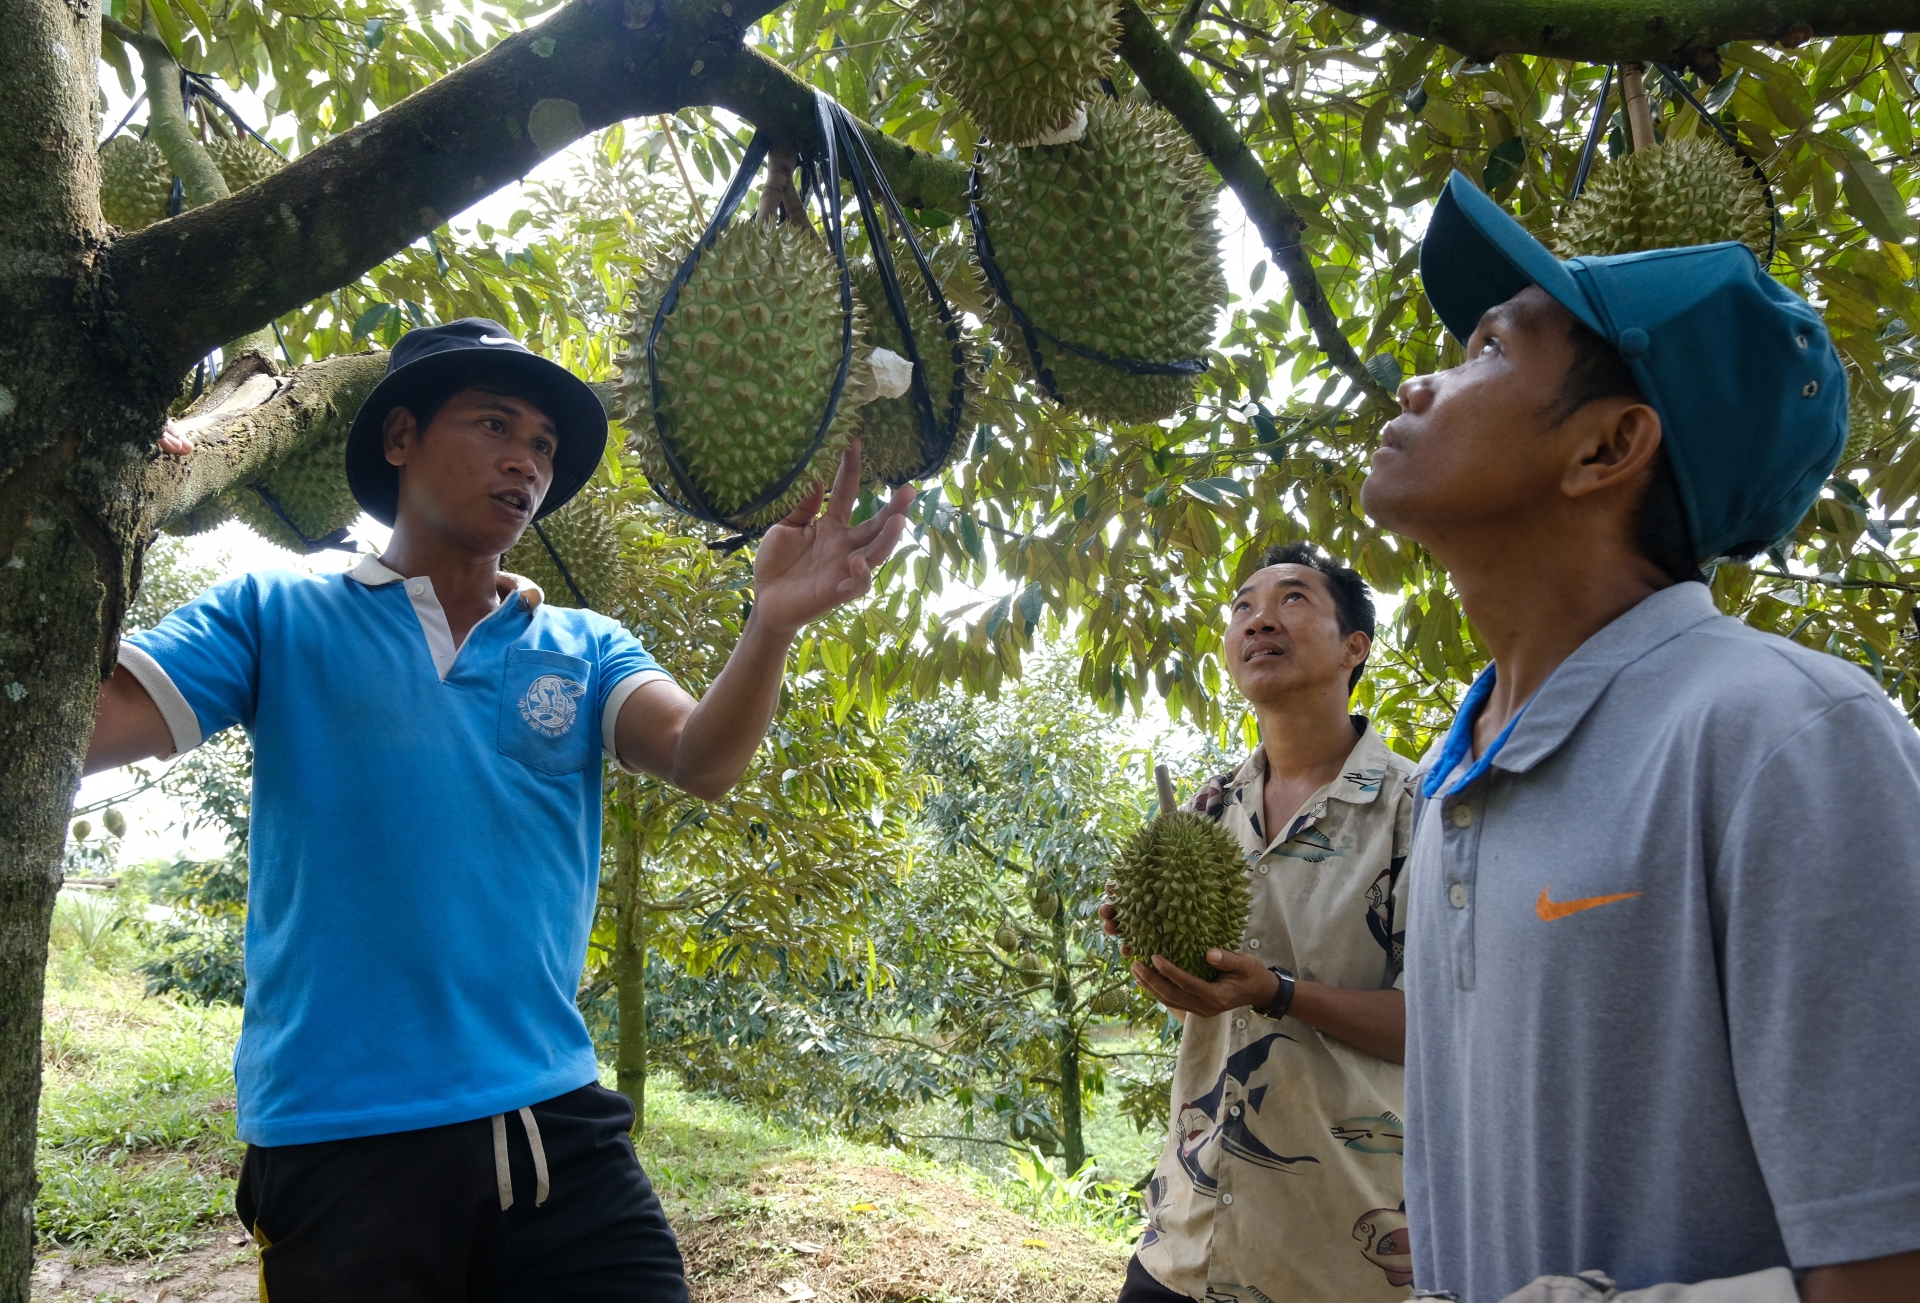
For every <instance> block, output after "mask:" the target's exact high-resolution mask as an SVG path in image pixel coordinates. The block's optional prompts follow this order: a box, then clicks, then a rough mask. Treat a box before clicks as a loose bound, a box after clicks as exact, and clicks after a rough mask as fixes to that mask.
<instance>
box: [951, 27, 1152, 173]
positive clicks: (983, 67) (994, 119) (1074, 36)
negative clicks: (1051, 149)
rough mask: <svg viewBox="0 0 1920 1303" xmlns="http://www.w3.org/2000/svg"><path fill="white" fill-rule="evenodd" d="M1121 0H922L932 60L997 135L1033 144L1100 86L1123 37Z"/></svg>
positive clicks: (958, 98) (984, 127)
mask: <svg viewBox="0 0 1920 1303" xmlns="http://www.w3.org/2000/svg"><path fill="white" fill-rule="evenodd" d="M1119 12H1120V5H1119V0H922V3H921V4H920V6H919V7H918V10H917V13H918V15H919V18H920V25H921V28H922V30H923V32H924V34H925V39H924V41H923V42H922V52H923V55H924V61H925V62H926V64H927V65H928V66H929V67H930V68H931V69H932V71H933V78H934V84H935V85H936V86H938V87H939V89H940V91H941V93H942V94H944V95H947V96H948V97H950V98H951V99H953V100H954V101H955V102H956V103H957V104H959V106H960V107H961V108H962V109H963V110H965V111H966V114H967V116H968V117H969V118H972V119H973V124H974V125H975V126H976V127H979V128H980V131H981V133H982V134H983V135H984V136H985V137H986V138H987V139H988V140H993V141H1000V142H1004V143H1007V144H1015V145H1023V144H1030V143H1033V142H1034V141H1037V140H1039V139H1040V138H1041V137H1042V136H1045V135H1048V134H1050V133H1053V132H1056V131H1059V130H1060V129H1062V128H1064V127H1067V126H1068V125H1069V124H1070V123H1072V122H1073V121H1074V119H1075V117H1076V116H1077V114H1078V113H1079V110H1080V107H1081V106H1082V105H1083V104H1085V103H1086V102H1087V101H1088V100H1090V99H1092V98H1093V97H1094V96H1095V95H1097V94H1099V93H1100V79H1101V78H1102V77H1104V76H1106V75H1107V72H1108V70H1109V69H1111V68H1112V67H1113V59H1114V47H1115V45H1116V44H1118V42H1119V40H1120V23H1119Z"/></svg>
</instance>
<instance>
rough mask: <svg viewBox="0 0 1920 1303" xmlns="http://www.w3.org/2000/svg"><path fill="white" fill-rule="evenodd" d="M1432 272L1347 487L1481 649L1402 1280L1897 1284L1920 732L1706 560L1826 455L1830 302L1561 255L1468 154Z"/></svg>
mask: <svg viewBox="0 0 1920 1303" xmlns="http://www.w3.org/2000/svg"><path fill="white" fill-rule="evenodd" d="M1421 271H1422V277H1423V280H1424V281H1425V286H1426V290H1427V294H1428V297H1429V299H1430V300H1431V302H1432V303H1433V306H1434V309H1435V311H1436V312H1437V313H1438V314H1439V316H1440V317H1441V319H1442V320H1443V321H1444V322H1445V323H1446V325H1447V327H1448V329H1449V330H1451V331H1452V332H1453V333H1454V335H1456V336H1457V337H1459V338H1460V339H1462V340H1463V341H1465V343H1466V361H1465V362H1464V363H1463V364H1462V365H1460V366H1458V367H1456V368H1454V369H1452V370H1450V371H1446V372H1443V373H1441V374H1438V375H1431V376H1422V377H1419V378H1417V379H1414V380H1410V381H1408V382H1407V383H1406V384H1405V385H1404V386H1402V388H1401V393H1400V397H1401V402H1402V403H1403V405H1404V408H1405V410H1404V413H1403V414H1402V415H1401V416H1399V417H1397V418H1396V419H1395V420H1393V421H1392V422H1390V423H1389V424H1388V426H1387V427H1386V429H1385V431H1384V432H1383V434H1382V437H1381V446H1380V449H1379V451H1378V452H1377V453H1376V454H1375V458H1374V464H1373V473H1372V476H1371V478H1370V479H1369V480H1368V482H1367V485H1366V490H1365V495H1364V502H1365V505H1366V508H1367V510H1368V512H1369V513H1370V514H1371V515H1372V516H1373V518H1374V519H1376V520H1377V521H1379V522H1380V523H1381V524H1383V525H1386V526H1388V527H1390V528H1392V529H1395V530H1397V531H1399V532H1400V533H1402V534H1404V535H1406V536H1408V537H1410V538H1412V539H1414V540H1416V541H1418V542H1420V543H1422V544H1424V545H1425V546H1426V547H1427V548H1429V549H1430V550H1431V551H1432V553H1433V555H1434V556H1435V558H1436V559H1437V560H1438V561H1439V562H1440V563H1441V564H1442V565H1444V566H1445V567H1446V568H1447V570H1448V573H1449V574H1450V576H1451V577H1452V580H1453V582H1454V584H1455V586H1456V587H1457V588H1458V590H1459V592H1460V596H1461V600H1462V603H1463V605H1464V607H1465V609H1466V612H1467V614H1468V616H1469V617H1470V618H1471V619H1472V620H1473V622H1474V625H1475V627H1476V629H1477V630H1478V631H1479V633H1480V635H1481V636H1482V637H1483V638H1484V639H1485V641H1486V644H1487V646H1488V648H1489V649H1490V650H1491V652H1492V653H1493V664H1492V665H1490V666H1489V667H1488V668H1487V670H1486V671H1485V672H1484V673H1483V674H1482V675H1481V677H1480V678H1479V680H1478V681H1476V682H1475V684H1474V685H1473V687H1472V689H1471V690H1470V691H1469V692H1468V694H1467V697H1466V699H1465V701H1464V702H1463V704H1462V708H1461V710H1460V714H1459V718H1458V720H1457V721H1456V722H1455V725H1454V727H1453V730H1452V732H1451V733H1450V734H1449V736H1448V737H1447V738H1446V739H1445V740H1444V742H1443V743H1442V744H1440V745H1438V746H1436V747H1435V749H1434V752H1433V753H1432V754H1430V755H1429V756H1428V757H1427V759H1426V760H1425V761H1424V762H1423V765H1422V770H1421V776H1420V783H1421V788H1420V790H1421V794H1422V797H1423V802H1422V805H1421V807H1420V809H1419V812H1418V813H1417V814H1416V816H1415V820H1416V822H1415V835H1414V849H1413V856H1412V861H1411V863H1410V865H1409V870H1408V872H1409V876H1410V878H1411V883H1410V892H1411V895H1410V899H1409V906H1408V910H1409V920H1408V924H1409V930H1408V940H1407V1014H1408V1028H1407V1109H1408V1117H1407V1132H1406V1180H1407V1211H1408V1214H1409V1221H1410V1225H1409V1230H1410V1234H1411V1238H1412V1243H1413V1253H1414V1275H1415V1284H1416V1285H1417V1286H1419V1287H1420V1288H1422V1289H1426V1290H1435V1291H1447V1292H1450V1293H1452V1294H1454V1295H1456V1296H1457V1297H1458V1298H1460V1299H1462V1300H1464V1301H1465V1303H1493V1301H1494V1300H1498V1299H1501V1298H1503V1297H1505V1296H1508V1295H1509V1294H1510V1293H1512V1292H1514V1291H1519V1290H1522V1289H1523V1288H1524V1287H1528V1282H1529V1281H1532V1280H1534V1278H1535V1277H1539V1276H1543V1275H1553V1274H1560V1275H1566V1274H1571V1273H1574V1272H1580V1271H1592V1272H1599V1273H1605V1274H1606V1275H1607V1276H1610V1277H1612V1278H1613V1279H1614V1280H1615V1281H1617V1282H1618V1284H1619V1287H1620V1288H1622V1289H1628V1290H1635V1289H1643V1288H1646V1287H1649V1286H1654V1285H1658V1284H1660V1283H1662V1282H1678V1283H1682V1284H1692V1283H1694V1282H1704V1281H1720V1282H1722V1283H1720V1284H1718V1285H1709V1286H1704V1287H1696V1288H1695V1289H1693V1290H1692V1291H1689V1292H1686V1293H1683V1294H1679V1295H1675V1294H1664V1295H1663V1296H1662V1297H1664V1298H1678V1297H1687V1298H1702V1299H1704V1298H1707V1297H1712V1298H1716V1299H1740V1300H1761V1299H1766V1300H1773V1299H1782V1300H1791V1299H1793V1298H1794V1296H1795V1291H1796V1288H1797V1291H1798V1296H1799V1298H1801V1299H1802V1300H1805V1301H1806V1303H1833V1301H1837V1300H1849V1301H1856V1303H1865V1301H1867V1300H1874V1301H1878V1300H1894V1299H1903V1300H1908V1301H1909V1303H1911V1300H1913V1299H1916V1298H1920V1113H1916V1111H1915V1110H1914V1109H1913V1108H1912V1107H1911V1106H1910V1104H1909V1102H1908V1093H1909V1090H1910V1086H1911V1082H1912V1080H1913V1079H1914V1077H1915V1074H1916V1070H1920V1000H1916V998H1915V996H1916V992H1920V736H1917V735H1916V734H1915V732H1914V730H1913V728H1912V726H1911V725H1910V724H1909V723H1908V721H1907V720H1906V719H1905V718H1904V717H1903V716H1902V715H1901V714H1900V713H1899V712H1898V711H1897V710H1896V709H1895V708H1894V707H1893V706H1892V705H1891V704H1890V703H1889V702H1888V700H1887V698H1886V696H1885V695H1884V694H1883V693H1882V691H1881V690H1880V688H1879V687H1878V685H1877V684H1876V683H1875V682H1874V681H1873V679H1872V678H1871V677H1869V676H1868V675H1867V674H1865V673H1864V672H1862V671H1861V670H1860V669H1858V668H1856V667H1854V666H1852V665H1849V664H1847V663H1846V662H1844V661H1841V660H1838V659H1835V658H1833V657H1829V656H1825V655H1822V654H1820V653H1818V652H1814V651H1810V650H1807V649H1805V648H1802V647H1799V646H1797V645H1795V644H1793V643H1791V642H1788V641H1786V640H1784V639H1781V638H1777V637H1773V636H1771V635H1767V634H1762V633H1759V632H1757V631H1755V630H1753V629H1751V628H1748V627H1747V626H1745V625H1743V624H1741V623H1739V622H1737V621H1735V620H1731V619H1728V618H1726V617H1723V616H1721V615H1720V614H1719V613H1718V612H1717V611H1716V610H1715V608H1714V603H1713V597H1712V594H1711V592H1710V590H1709V589H1708V588H1707V587H1706V586H1705V584H1703V583H1700V582H1697V581H1698V580H1699V578H1700V576H1699V572H1698V569H1697V567H1698V565H1699V564H1700V563H1702V562H1705V561H1708V560H1711V559H1713V558H1716V557H1720V556H1725V555H1731V556H1749V555H1752V554H1753V553H1754V552H1756V551H1758V550H1760V549H1761V548H1763V547H1765V546H1766V545H1767V544H1769V543H1770V542H1772V541H1773V540H1775V539H1777V538H1780V537H1782V536H1784V535H1787V534H1788V533H1790V532H1791V530H1792V529H1793V527H1794V525H1795V524H1796V523H1797V522H1798V521H1799V519H1800V517H1801V516H1802V515H1803V514H1804V512H1805V511H1806V509H1807V508H1808V506H1809V505H1810V504H1811V503H1812V501H1813V499H1814V498H1815V496H1816V495H1817V494H1818V492H1819V490H1820V487H1821V485H1822V484H1823V483H1824V482H1825V480H1826V478H1827V477H1828V476H1829V475H1830V474H1831V473H1832V470H1833V467H1834V466H1835V464H1836V462H1837V461H1838V458H1839V455H1840V451H1841V448H1842V446H1843V445H1844V443H1845V438H1846V411H1847V401H1846V381H1845V377H1844V374H1843V372H1842V370H1841V367H1840V362H1839V359H1838V357H1837V355H1836V354H1835V352H1834V349H1833V345H1832V343H1831V342H1830V341H1829V339H1828V336H1827V333H1826V330H1825V329H1824V327H1823V325H1822V323H1821V321H1820V318H1819V315H1818V313H1816V312H1815V311H1814V310H1813V309H1812V308H1811V307H1809V306H1808V305H1807V304H1806V303H1805V302H1804V301H1803V300H1801V299H1800V298H1799V297H1798V296H1796V295H1794V294H1792V293H1791V292H1790V291H1788V290H1786V289H1784V288H1783V287H1781V286H1780V285H1778V284H1777V283H1775V282H1774V281H1772V280H1771V279H1770V278H1768V276H1767V275H1766V273H1765V271H1764V270H1763V269H1762V268H1761V267H1760V266H1759V265H1758V263H1757V262H1756V261H1755V260H1754V258H1753V257H1752V255H1751V254H1749V253H1748V252H1747V251H1746V250H1745V249H1744V247H1742V246H1740V245H1737V244H1723V245H1709V246H1704V247H1701V248H1694V249H1681V250H1662V251H1656V252H1650V253H1644V254H1630V255H1624V256H1621V257H1615V258H1587V259H1575V260H1573V261H1571V262H1565V263H1563V262H1560V261H1558V260H1557V259H1555V258H1554V257H1553V256H1552V255H1551V254H1550V253H1549V252H1548V251H1547V250H1546V249H1545V248H1543V247H1542V246H1541V245H1540V244H1538V243H1537V242H1536V241H1534V240H1533V238H1532V237H1531V236H1529V235H1528V234H1527V233H1526V231H1525V230H1524V229H1523V228H1521V227H1520V226H1519V224H1518V223H1516V222H1514V221H1513V219H1512V218H1510V217H1508V216H1507V215H1506V213H1504V212H1503V211H1502V210H1501V209H1500V208H1499V207H1498V206H1497V205H1495V204H1494V203H1493V202H1492V201H1491V200H1489V199H1488V198H1487V197H1486V196H1484V195H1482V194H1481V193H1480V192H1479V191H1478V190H1476V189H1475V188H1474V187H1473V185H1472V183H1471V182H1469V181H1467V180H1466V178H1464V177H1462V176H1461V175H1459V174H1458V173H1456V174H1455V175H1454V177H1453V178H1452V181H1451V182H1450V183H1449V185H1448V188H1447V190H1446V192H1445V194H1444V195H1443V197H1442V199H1441V201H1440V203H1439V205H1438V206H1437V208H1436V210H1435V214H1434V218H1433V223H1432V226H1431V228H1430V229H1429V231H1428V234H1427V236H1426V241H1425V245H1424V248H1423V251H1422V257H1421ZM1752 1273H1760V1274H1752ZM1790 1273H1791V1274H1790ZM1743 1276H1744V1277H1748V1279H1746V1280H1744V1281H1742V1282H1739V1283H1737V1284H1731V1285H1730V1284H1728V1283H1727V1282H1726V1278H1731V1277H1743ZM1554 1288H1559V1289H1561V1290H1563V1291H1564V1292H1563V1294H1562V1295H1559V1296H1564V1297H1569V1298H1570V1297H1577V1296H1579V1294H1580V1291H1582V1290H1585V1291H1586V1293H1587V1296H1590V1297H1595V1298H1598V1297H1601V1296H1602V1295H1603V1294H1604V1293H1605V1288H1606V1287H1604V1286H1602V1285H1599V1284H1589V1285H1584V1286H1583V1285H1578V1284H1576V1283H1574V1282H1563V1283H1562V1284H1561V1285H1560V1286H1556V1287H1548V1286H1544V1285H1535V1286H1533V1287H1531V1289H1530V1290H1529V1292H1528V1293H1527V1294H1526V1295H1525V1297H1529V1298H1534V1297H1542V1298H1543V1297H1547V1296H1548V1295H1549V1294H1550V1293H1552V1289H1554Z"/></svg>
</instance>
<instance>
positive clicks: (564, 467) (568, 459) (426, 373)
mask: <svg viewBox="0 0 1920 1303" xmlns="http://www.w3.org/2000/svg"><path fill="white" fill-rule="evenodd" d="M476 360H478V361H480V362H482V363H483V364H484V366H485V369H486V371H487V372H491V373H492V374H495V375H498V376H499V377H500V379H501V380H502V381H516V380H517V381H521V382H525V383H529V384H531V385H532V386H534V387H535V388H536V389H537V390H538V391H539V392H540V393H543V394H545V395H546V401H545V403H544V404H543V405H542V406H543V409H544V410H545V411H546V414H547V415H548V416H549V417H550V418H552V420H553V424H554V427H555V429H556V430H557V431H558V433H559V441H560V446H559V448H558V449H557V450H556V451H555V453H554V456H553V483H552V484H551V485H550V486H549V487H548V489H547V496H546V497H545V498H544V499H543V500H542V501H541V503H540V510H538V511H536V512H535V513H534V516H533V518H534V519H535V520H538V519H540V518H541V517H542V516H546V515H549V514H551V513H552V512H554V511H556V510H558V509H559V508H560V507H562V506H564V505H565V504H566V502H567V500H568V499H570V498H571V497H573V495H574V494H576V493H578V492H579V491H580V490H581V489H582V488H583V487H585V486H586V483H587V481H588V480H590V479H592V478H593V472H594V470H595V468H597V467H598V466H599V465H600V457H601V454H602V453H603V452H605V451H606V446H607V412H606V409H605V408H604V407H602V406H601V405H600V399H599V396H598V395H596V394H595V393H594V392H593V390H592V389H591V388H589V387H588V386H587V384H586V382H585V381H583V380H581V379H580V377H578V376H576V375H574V374H573V372H571V371H569V370H567V369H566V368H565V367H563V366H561V365H559V364H558V363H555V362H549V361H548V360H547V359H546V358H544V357H541V356H540V355H539V354H538V353H534V352H532V351H530V350H529V349H528V348H527V346H526V345H525V344H522V343H521V342H520V341H519V340H517V339H515V338H514V337H513V336H512V335H510V334H508V333H507V328H506V327H505V326H503V325H501V324H500V323H499V322H497V321H488V320H487V319H486V318H485V317H465V318H462V319H461V320H459V321H449V322H447V323H446V324H445V325H443V326H422V327H420V328H419V329H417V330H410V331H408V332H407V333H406V334H404V335H402V336H401V337H400V342H399V343H397V344H395V345H394V346H393V351H392V352H391V353H389V354H388V355H387V375H386V378H385V379H384V380H382V381H381V382H380V383H379V384H378V385H375V386H374V390H373V392H372V393H370V394H368V395H367V401H366V402H364V403H362V404H360V411H359V413H358V414H357V415H356V416H355V417H354V418H353V428H352V429H351V430H350V431H348V432H347V487H348V488H349V489H351V490H352V491H353V496H354V500H355V501H357V502H358V503H359V504H360V505H361V506H362V507H363V508H365V510H366V513H367V514H368V515H369V516H372V517H373V518H374V519H375V520H377V521H379V522H380V523H381V524H383V525H391V524H393V518H394V515H395V513H396V512H397V511H398V510H399V506H400V470H399V468H398V467H397V466H394V465H392V464H390V463H389V462H388V461H387V457H386V450H385V449H386V439H385V432H384V427H385V425H386V421H387V413H388V412H390V411H392V410H393V409H394V408H396V407H404V406H405V405H406V404H407V402H408V400H409V399H412V398H414V397H415V396H416V395H417V394H419V392H420V391H421V390H422V389H424V388H426V387H428V386H430V385H432V384H433V383H434V382H435V381H437V380H440V379H442V378H443V377H445V376H446V374H447V373H448V372H449V371H451V370H455V369H458V368H461V367H467V366H471V365H472V364H473V363H474V362H475V361H476Z"/></svg>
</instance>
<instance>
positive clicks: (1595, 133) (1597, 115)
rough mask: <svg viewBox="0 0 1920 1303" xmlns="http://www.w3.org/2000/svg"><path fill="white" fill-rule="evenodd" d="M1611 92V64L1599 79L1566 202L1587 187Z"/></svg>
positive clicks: (1605, 120) (1576, 196)
mask: <svg viewBox="0 0 1920 1303" xmlns="http://www.w3.org/2000/svg"><path fill="white" fill-rule="evenodd" d="M1612 93H1613V65H1612V64H1608V65H1607V74H1606V76H1604V77H1602V78H1601V79H1600V99H1599V102H1598V103H1596V104H1595V105H1594V106H1593V122H1592V123H1591V124H1590V125H1589V126H1588V127H1587V143H1586V144H1584V145H1582V146H1581V147H1580V166H1579V167H1578V168H1577V169H1575V171H1574V174H1573V190H1572V191H1571V192H1570V193H1569V194H1568V195H1567V203H1568V204H1572V203H1573V201H1574V200H1576V199H1578V198H1579V197H1580V192H1581V191H1582V190H1585V189H1586V188H1587V173H1588V172H1591V171H1592V170H1593V151H1594V150H1595V148H1597V147H1598V146H1599V144H1600V136H1601V133H1602V131H1603V130H1604V129H1605V127H1606V122H1607V96H1608V95H1610V94H1612Z"/></svg>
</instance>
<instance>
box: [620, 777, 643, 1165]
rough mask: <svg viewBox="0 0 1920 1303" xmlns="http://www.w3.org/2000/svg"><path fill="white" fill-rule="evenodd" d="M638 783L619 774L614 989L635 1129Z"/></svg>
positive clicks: (639, 1050) (638, 1099)
mask: <svg viewBox="0 0 1920 1303" xmlns="http://www.w3.org/2000/svg"><path fill="white" fill-rule="evenodd" d="M638 786H639V784H638V783H636V782H635V781H634V779H633V778H632V777H631V776H630V775H626V774H622V775H621V776H620V779H619V782H618V785H617V790H618V792H619V797H618V801H619V806H620V816H619V829H618V832H617V833H616V836H617V837H618V838H619V841H618V842H617V843H616V844H615V848H614V863H615V866H616V872H617V873H618V874H619V880H618V881H617V882H616V883H615V885H614V901H615V904H614V910H615V921H614V940H613V989H614V994H615V999H616V1001H617V1003H618V1007H619V1010H620V1038H619V1043H618V1045H617V1046H616V1048H615V1050H614V1060H613V1063H614V1074H615V1080H616V1083H617V1085H618V1087H619V1089H620V1092H621V1093H622V1094H624V1095H626V1096H628V1097H629V1098H630V1099H632V1100H633V1130H634V1134H636V1135H638V1134H639V1133H640V1132H641V1131H643V1130H645V1129H646V1125H647V883H646V869H645V858H644V854H643V850H644V848H643V847H642V845H641V837H640V809H639V801H638V799H637V789H638Z"/></svg>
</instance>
